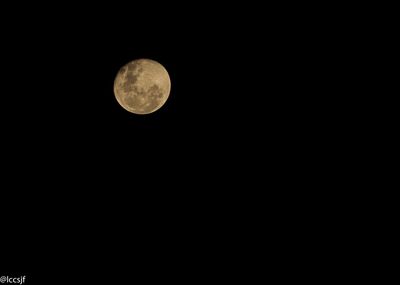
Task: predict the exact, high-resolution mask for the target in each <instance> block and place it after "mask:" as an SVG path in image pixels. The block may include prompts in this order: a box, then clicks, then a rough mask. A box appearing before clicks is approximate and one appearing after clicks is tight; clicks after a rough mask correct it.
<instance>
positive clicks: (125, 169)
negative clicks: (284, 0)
mask: <svg viewBox="0 0 400 285" xmlns="http://www.w3.org/2000/svg"><path fill="white" fill-rule="evenodd" d="M168 5H169V4H167V3H164V4H162V6H164V7H161V6H159V5H156V4H151V3H149V4H147V5H145V6H143V7H142V6H136V4H135V5H133V4H131V6H132V7H131V6H129V5H128V6H120V5H117V4H113V5H111V4H107V5H106V4H100V3H98V4H96V7H90V8H89V7H86V8H84V7H77V6H74V7H73V5H70V6H68V7H67V6H65V7H61V6H60V7H58V6H57V7H53V8H51V9H54V13H50V12H49V13H44V12H42V13H31V14H29V13H28V11H29V8H28V7H27V8H26V9H27V10H26V13H28V14H29V15H30V16H22V15H21V13H16V12H15V13H16V16H15V17H14V20H15V21H18V19H19V18H18V17H20V18H21V19H24V23H26V24H24V25H20V26H15V27H14V28H13V29H11V28H10V29H6V30H5V31H4V38H5V40H2V42H3V44H2V47H1V48H2V49H3V51H2V63H1V64H2V69H3V75H2V79H1V80H2V81H1V82H2V94H1V105H0V108H1V112H0V119H1V124H2V125H1V127H2V159H1V166H2V168H1V169H2V177H1V180H2V190H3V191H4V193H5V195H4V197H3V198H2V199H1V200H2V202H1V203H2V205H4V202H6V201H7V202H8V203H7V204H6V206H5V207H2V215H1V216H2V218H3V219H4V220H5V221H6V222H5V227H7V228H8V229H13V230H12V232H15V233H13V234H9V235H8V234H7V236H6V240H7V241H6V243H8V244H9V245H10V246H8V245H7V246H6V247H8V248H10V249H11V251H13V250H15V251H16V252H17V253H18V254H20V255H22V256H23V258H22V261H21V259H18V258H16V260H15V262H11V259H10V263H9V265H10V268H11V269H10V270H11V271H10V272H12V270H17V271H18V270H20V271H21V272H28V274H27V275H29V274H31V275H32V276H35V277H37V278H39V277H43V276H44V275H45V274H46V270H45V269H44V268H46V267H51V268H53V269H54V270H53V271H52V272H53V275H54V276H58V275H62V274H64V273H65V270H64V269H63V268H65V265H66V264H67V263H68V262H66V261H65V260H66V259H67V258H71V257H72V258H73V260H75V261H74V262H72V263H68V264H70V266H71V267H68V268H71V269H69V270H68V271H71V272H77V274H80V273H82V272H84V270H85V269H84V268H85V264H91V265H93V266H95V267H96V266H97V269H101V270H109V272H111V273H112V274H114V273H117V272H120V271H119V270H121V272H120V274H121V275H120V276H125V275H124V274H126V275H131V274H128V273H129V272H130V271H129V270H130V269H129V268H130V267H129V266H128V264H127V263H124V262H122V255H124V257H127V258H129V259H131V260H132V262H139V263H140V264H141V265H140V266H139V267H140V268H142V269H143V270H144V271H143V272H151V270H150V269H149V268H150V267H151V268H154V267H156V268H162V267H163V266H162V265H160V264H158V265H156V264H153V263H152V260H151V259H152V258H151V256H154V259H157V257H156V256H157V254H161V253H162V255H163V256H164V257H162V258H160V259H157V260H158V261H159V262H161V264H164V263H163V262H167V260H168V258H167V257H168V256H171V255H174V254H177V255H179V256H180V258H181V259H182V260H184V259H188V258H189V259H190V257H191V256H192V255H191V254H189V253H188V252H187V251H184V250H183V248H189V251H191V252H192V253H193V254H195V255H196V254H201V252H203V253H204V252H208V250H210V251H209V252H208V254H212V252H213V251H212V250H211V249H210V248H212V244H213V242H211V241H210V240H213V239H212V238H211V237H210V235H209V233H210V232H209V231H212V232H213V233H215V234H214V236H215V239H216V240H217V241H216V242H217V243H220V244H221V245H220V246H219V248H220V249H221V250H223V251H225V250H226V251H227V252H228V245H227V244H228V243H229V242H228V241H227V240H225V239H224V238H222V236H225V235H227V232H229V231H230V230H232V229H234V228H238V227H241V226H243V227H246V228H247V231H248V232H250V231H254V230H255V228H257V227H258V226H256V225H257V223H258V222H257V221H260V220H259V219H260V217H262V216H263V215H264V214H265V211H268V209H272V208H274V209H277V208H279V206H278V205H282V207H288V205H289V204H290V205H292V204H295V201H296V200H297V201H298V199H301V200H304V201H305V200H307V199H308V198H307V197H308V196H307V194H304V193H303V194H299V192H291V191H292V190H293V189H294V188H291V186H293V184H296V185H298V184H299V183H300V184H301V183H303V182H304V181H305V180H306V179H307V177H310V176H309V175H312V176H313V177H316V176H318V177H319V178H318V179H320V178H321V177H322V176H321V175H323V173H322V172H320V171H321V169H319V170H318V165H320V164H321V163H322V162H321V161H323V156H322V155H317V154H318V153H324V151H325V150H326V147H327V141H329V144H330V143H332V141H334V140H335V139H336V138H335V137H334V136H333V135H332V132H335V131H337V130H335V129H334V127H332V124H333V123H335V122H334V119H332V117H330V116H329V115H328V114H332V112H333V107H332V104H336V103H332V101H331V100H330V98H332V97H331V96H332V94H333V93H334V92H335V91H334V90H333V89H334V87H335V85H334V84H333V83H332V81H330V80H332V77H331V78H329V80H328V79H327V76H325V73H324V65H325V64H327V62H328V61H329V62H331V61H335V60H336V59H335V58H332V57H333V56H334V55H333V56H332V55H330V56H329V57H327V54H328V53H327V52H326V51H325V49H326V47H327V46H329V47H331V46H332V43H331V42H329V40H328V39H326V38H323V37H322V36H321V35H324V34H326V33H328V29H329V28H324V29H322V28H320V27H319V26H318V25H315V23H316V22H317V23H319V22H318V21H319V20H318V19H314V20H310V18H309V17H305V16H304V17H303V16H300V15H299V14H298V13H297V12H296V11H298V10H297V8H296V7H292V8H288V7H269V8H268V7H267V8H264V9H261V8H256V7H246V8H245V7H242V6H241V5H239V4H234V3H230V4H229V5H230V6H229V7H216V6H214V5H201V4H200V3H199V4H193V5H192V4H180V5H179V9H178V8H176V9H175V8H172V7H169V6H168ZM47 8H49V7H47ZM35 9H38V7H35ZM305 10H307V9H305ZM43 11H44V10H43ZM18 15H19V16H18ZM24 15H25V14H24ZM2 21H3V20H2ZM3 29H4V28H3ZM317 39H318V40H317ZM138 58H149V59H153V60H156V61H158V62H160V63H161V64H162V65H163V66H164V67H165V68H166V69H167V70H168V72H169V74H170V77H171V94H170V97H169V99H168V101H167V102H166V104H165V105H164V106H163V107H162V108H161V109H160V110H159V111H157V112H155V113H153V114H150V115H145V116H140V115H134V114H131V113H129V112H127V111H125V110H124V109H123V108H122V107H120V106H119V105H118V103H117V101H116V100H115V98H114V94H113V82H114V78H115V75H116V74H117V72H118V70H119V68H120V67H121V66H123V65H124V64H126V63H127V62H129V61H131V60H134V59H138ZM327 58H328V59H327ZM328 81H329V82H328ZM321 94H324V96H321ZM327 129H329V130H332V132H327ZM335 151H336V150H335V148H333V149H330V154H329V155H332V156H333V155H334V152H335ZM304 173H306V175H304ZM313 181H314V182H315V181H316V180H315V179H314V180H313ZM315 183H316V182H315ZM279 189H284V191H283V190H279ZM282 191H283V192H282ZM285 191H289V192H285ZM284 193H286V194H284ZM304 195H306V196H304ZM266 196H268V199H266V198H265V197H266ZM263 197H264V198H263ZM283 197H285V198H283ZM265 205H269V206H268V207H266V206H265ZM266 209H267V210H266ZM270 211H272V210H270ZM278 212H279V211H278ZM285 213H286V214H287V213H288V211H283V212H279V214H277V212H271V213H270V214H274V215H278V216H279V217H280V219H283V217H284V216H285V215H286V214H285ZM245 216H246V217H248V218H246V219H244V218H243V217H245ZM251 217H252V218H251ZM252 225H254V226H255V227H254V228H253V227H252ZM19 231H22V234H21V233H20V232H19ZM227 236H231V235H227ZM134 239H137V240H138V241H137V242H133V240H134ZM197 239H199V240H201V241H202V242H200V241H199V240H197ZM214 241H215V240H214ZM207 244H208V246H207ZM142 250H144V251H148V254H147V256H146V255H144V257H143V259H141V258H142V257H138V256H139V255H140V256H141V254H142ZM138 252H140V253H138ZM122 253H123V254H122ZM120 254H121V255H120ZM39 255H42V256H43V257H44V262H43V263H42V266H41V265H39V267H41V268H40V269H36V267H35V265H36V266H37V264H36V257H37V256H39ZM10 256H11V255H10ZM13 259H15V256H14V258H13ZM110 260H113V262H114V264H110V262H109V261H110ZM153 261H154V260H153ZM148 262H150V263H148ZM210 262H211V261H210ZM57 264H59V266H58V265H57ZM71 264H72V265H71ZM146 264H151V265H149V267H147V266H146ZM179 264H181V263H179ZM113 266H114V267H113ZM158 266H160V267H158ZM176 266H178V265H176ZM181 266H184V265H183V264H181ZM139 267H138V268H139ZM19 268H20V269H19ZM97 269H96V270H97ZM164 269H165V268H164ZM187 269H188V268H187ZM90 270H91V272H92V273H93V272H95V270H94V269H90ZM18 272H19V271H18ZM107 272H108V271H107ZM111 273H109V274H110V275H107V273H105V274H106V277H107V278H111V276H112V274H111ZM170 274H172V273H171V272H170ZM82 276H83V273H82ZM85 278H87V279H89V277H88V276H86V277H85ZM96 278H97V280H99V279H100V277H98V276H97V277H96ZM121 278H122V279H123V277H121ZM68 280H70V279H68ZM107 280H108V279H107ZM36 281H37V280H36ZM56 283H57V282H56ZM38 284H42V283H41V282H38ZM49 284H50V283H49ZM51 284H53V283H51ZM69 284H74V283H69ZM110 284H111V283H110Z"/></svg>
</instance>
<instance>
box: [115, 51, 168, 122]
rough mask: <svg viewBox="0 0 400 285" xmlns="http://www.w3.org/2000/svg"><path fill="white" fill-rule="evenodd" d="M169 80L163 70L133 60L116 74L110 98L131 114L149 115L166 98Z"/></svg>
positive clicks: (152, 62)
mask: <svg viewBox="0 0 400 285" xmlns="http://www.w3.org/2000/svg"><path fill="white" fill-rule="evenodd" d="M170 91H171V80H170V78H169V75H168V72H167V70H166V69H165V68H164V66H162V65H161V64H160V63H158V62H157V61H154V60H151V59H136V60H133V61H131V62H129V63H127V64H126V65H124V66H123V67H121V69H120V70H119V71H118V74H117V76H116V77H115V80H114V95H115V98H116V99H117V101H118V103H119V104H120V105H121V106H122V107H123V108H124V109H125V110H127V111H129V112H131V113H134V114H140V115H144V114H150V113H153V112H155V111H157V110H158V109H160V108H161V107H162V106H163V105H164V104H165V102H166V101H167V99H168V97H169V93H170Z"/></svg>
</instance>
